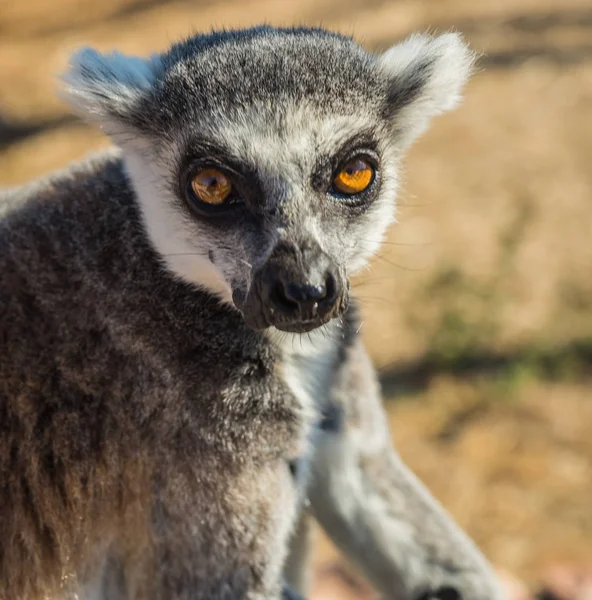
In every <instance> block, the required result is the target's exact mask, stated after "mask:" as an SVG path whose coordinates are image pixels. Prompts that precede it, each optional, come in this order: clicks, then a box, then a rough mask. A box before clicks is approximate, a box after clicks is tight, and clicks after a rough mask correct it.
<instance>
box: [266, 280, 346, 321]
mask: <svg viewBox="0 0 592 600" xmlns="http://www.w3.org/2000/svg"><path fill="white" fill-rule="evenodd" d="M336 298H337V283H336V280H335V276H334V275H333V274H332V273H328V274H327V275H326V277H325V279H324V281H322V282H321V283H313V282H310V281H289V280H288V281H287V280H286V278H285V277H282V275H281V274H280V277H279V278H278V280H277V281H276V282H275V285H274V286H273V290H272V291H271V294H270V300H271V301H272V302H273V303H274V304H276V305H277V306H278V307H280V308H282V309H284V310H285V311H290V312H294V309H298V310H299V312H300V314H301V315H302V316H304V317H306V316H309V317H314V316H316V311H318V309H319V307H320V306H321V305H322V308H325V307H326V306H328V305H332V304H333V303H334V302H335V300H336Z"/></svg>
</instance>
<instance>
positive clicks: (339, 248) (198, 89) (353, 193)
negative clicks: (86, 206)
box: [66, 28, 472, 332]
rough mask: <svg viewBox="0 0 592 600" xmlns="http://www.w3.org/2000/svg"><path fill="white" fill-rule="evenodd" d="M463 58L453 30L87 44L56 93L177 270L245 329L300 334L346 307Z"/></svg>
mask: <svg viewBox="0 0 592 600" xmlns="http://www.w3.org/2000/svg"><path fill="white" fill-rule="evenodd" d="M471 63H472V57H471V55H470V53H469V52H468V51H467V49H466V48H465V47H464V46H463V44H462V43H461V41H460V39H459V38H458V37H457V36H455V35H451V34H449V35H445V36H441V37H439V38H428V37H422V36H415V37H412V38H410V39H409V40H408V41H407V42H404V43H403V44H400V45H398V46H394V47H393V48H391V50H389V51H387V52H386V53H385V54H382V55H380V56H374V55H372V54H369V53H367V52H365V51H364V50H362V49H361V48H360V47H359V46H357V45H356V44H355V43H354V42H353V41H352V40H350V39H349V38H345V37H342V36H338V35H336V34H331V33H328V32H325V31H322V30H310V29H295V30H281V31H278V30H275V29H272V28H256V29H253V30H247V31H239V32H223V33H219V34H211V35H206V36H197V37H194V38H192V39H189V40H187V41H185V42H182V43H180V44H178V45H177V46H174V47H173V48H172V49H171V50H170V51H169V52H167V53H166V54H163V55H160V56H156V57H152V58H150V59H147V60H143V59H138V58H130V57H123V56H121V55H119V54H111V55H101V54H98V53H96V52H94V51H92V50H83V51H81V52H79V53H78V54H77V55H75V57H74V59H73V62H72V68H71V71H70V72H69V73H68V74H67V75H66V81H67V83H68V89H67V97H68V99H69V101H70V102H71V103H73V104H75V105H76V106H77V107H78V108H79V109H81V110H82V111H83V112H84V113H85V114H87V115H90V117H91V118H93V119H95V120H98V121H99V122H100V123H101V125H102V126H103V128H104V129H105V130H106V131H107V132H108V133H109V134H111V135H112V136H113V138H114V140H115V141H116V143H118V144H119V145H120V146H121V147H122V149H123V155H124V160H125V164H126V167H127V170H128V172H129V174H130V177H131V181H132V184H133V186H134V188H135V190H136V192H137V195H138V200H139V202H140V205H141V208H142V212H143V216H144V221H145V224H146V228H147V231H148V234H149V236H150V238H151V240H152V243H153V244H154V246H155V248H156V250H157V252H158V253H159V254H160V255H161V256H162V258H163V260H164V261H165V263H166V264H167V265H168V267H169V268H170V269H171V270H172V271H173V272H174V273H175V274H176V275H177V276H179V277H181V278H183V279H184V280H186V281H190V282H192V283H194V284H196V285H198V286H201V287H203V288H205V289H207V290H209V291H210V292H212V293H214V294H216V295H218V296H219V297H220V298H221V299H222V300H223V301H226V302H229V303H231V304H233V305H234V306H235V307H236V308H237V309H239V310H240V311H241V312H242V314H243V315H244V318H245V320H246V322H247V324H248V325H250V326H251V327H253V328H255V329H264V328H267V327H270V326H273V327H275V328H277V329H280V330H284V331H290V332H306V331H310V330H312V329H314V328H316V327H319V326H320V325H322V324H324V323H326V322H328V321H329V320H331V319H332V318H335V317H337V316H339V315H340V314H342V313H343V311H344V310H345V308H346V307H347V302H348V287H349V286H348V277H349V276H350V275H351V274H352V273H355V272H356V271H358V270H359V269H360V268H362V267H363V266H364V265H365V264H366V261H367V260H368V258H369V257H370V256H371V255H372V254H373V253H374V252H376V250H377V249H378V247H379V245H380V241H381V239H382V237H383V235H384V233H385V230H386V228H387V227H388V225H389V223H390V222H391V220H392V218H393V214H394V201H395V195H396V190H397V167H398V161H399V158H400V156H401V153H402V151H403V150H404V149H405V148H406V147H407V146H408V145H409V144H410V143H411V141H412V140H413V139H414V138H415V137H416V136H417V135H418V134H419V133H421V131H422V130H423V129H424V128H425V127H426V125H427V123H428V121H429V119H430V117H432V116H433V115H435V114H437V113H439V112H442V111H443V110H446V109H448V108H451V107H452V106H453V105H454V104H455V103H456V101H457V100H458V97H459V92H460V89H461V87H462V84H463V83H464V81H465V79H466V78H467V76H468V74H469V71H470V67H471Z"/></svg>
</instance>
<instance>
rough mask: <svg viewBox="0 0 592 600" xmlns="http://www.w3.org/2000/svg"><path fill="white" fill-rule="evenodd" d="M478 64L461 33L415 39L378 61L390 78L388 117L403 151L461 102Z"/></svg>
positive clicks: (388, 86)
mask: <svg viewBox="0 0 592 600" xmlns="http://www.w3.org/2000/svg"><path fill="white" fill-rule="evenodd" d="M475 58H476V55H475V53H474V52H472V51H471V50H470V49H469V48H468V47H467V46H466V45H465V43H464V42H463V40H462V38H461V36H460V35H458V34H456V33H447V34H444V35H440V36H437V37H432V36H429V35H423V34H416V35H412V36H411V37H409V38H408V39H407V40H405V41H404V42H402V43H400V44H397V45H395V46H393V47H392V48H390V49H389V50H387V51H386V52H384V54H382V55H380V56H379V57H378V64H379V66H380V68H381V69H382V71H383V73H384V74H385V75H386V77H387V78H388V84H387V90H388V91H387V98H386V99H385V101H386V114H387V116H388V118H389V119H390V120H391V122H392V123H393V128H394V131H395V134H396V135H397V137H398V139H399V143H400V144H401V145H402V146H403V147H407V146H409V145H410V144H411V143H412V142H413V141H414V140H415V139H416V138H417V137H418V136H419V135H420V134H421V133H422V132H423V131H424V130H425V129H426V128H427V126H428V124H429V122H430V120H431V118H432V117H434V116H435V115H438V114H440V113H442V112H445V111H447V110H450V109H452V108H454V107H455V106H456V105H457V104H458V103H459V102H460V99H461V92H462V89H463V87H464V85H465V83H466V81H467V80H468V78H469V77H470V75H471V73H472V70H473V65H474V62H475Z"/></svg>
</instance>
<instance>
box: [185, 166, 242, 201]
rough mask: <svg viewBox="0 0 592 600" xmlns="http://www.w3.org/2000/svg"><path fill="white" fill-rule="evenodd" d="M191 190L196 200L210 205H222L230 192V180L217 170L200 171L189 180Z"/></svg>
mask: <svg viewBox="0 0 592 600" xmlns="http://www.w3.org/2000/svg"><path fill="white" fill-rule="evenodd" d="M191 189H192V190H193V193H194V194H195V195H196V196H197V198H198V200H201V202H204V203H205V204H210V205H219V204H223V203H224V202H225V201H226V200H227V199H228V197H229V196H230V192H231V191H232V183H231V182H230V179H228V177H226V175H224V173H222V172H221V171H218V169H212V168H206V169H200V170H199V171H197V173H195V175H193V178H192V179H191Z"/></svg>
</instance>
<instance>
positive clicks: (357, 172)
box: [333, 158, 374, 196]
mask: <svg viewBox="0 0 592 600" xmlns="http://www.w3.org/2000/svg"><path fill="white" fill-rule="evenodd" d="M373 179H374V167H372V165H371V164H370V163H369V162H368V161H366V160H364V159H363V158H354V159H353V160H350V161H349V162H348V163H347V164H346V165H345V167H343V169H341V171H339V173H338V174H337V177H335V179H334V180H333V187H334V188H335V189H336V190H337V191H338V192H341V193H342V194H346V195H348V196H352V195H353V194H359V193H360V192H363V191H364V190H365V189H366V188H367V187H368V186H369V185H370V184H371V183H372V180H373Z"/></svg>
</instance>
